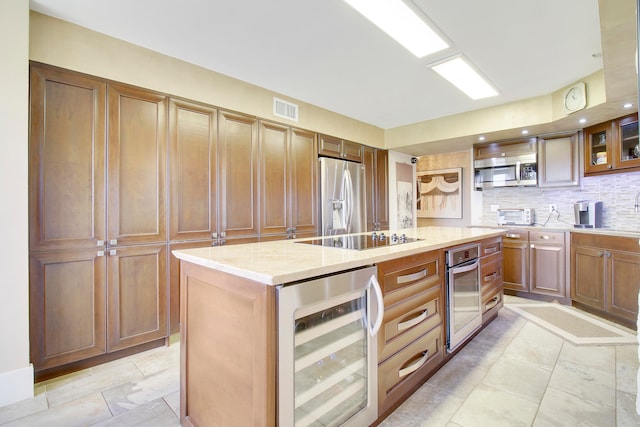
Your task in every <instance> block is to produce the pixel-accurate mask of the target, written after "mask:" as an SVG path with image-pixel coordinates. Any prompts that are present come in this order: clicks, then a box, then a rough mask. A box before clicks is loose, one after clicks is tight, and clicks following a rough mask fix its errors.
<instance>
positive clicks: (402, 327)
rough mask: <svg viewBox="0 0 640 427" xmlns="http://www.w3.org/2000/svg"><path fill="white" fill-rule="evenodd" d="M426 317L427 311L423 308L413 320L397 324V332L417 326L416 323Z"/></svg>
mask: <svg viewBox="0 0 640 427" xmlns="http://www.w3.org/2000/svg"><path fill="white" fill-rule="evenodd" d="M428 315H429V309H427V308H425V309H424V310H423V311H422V313H420V314H419V315H418V316H416V317H414V318H413V319H409V320H405V321H404V322H400V323H398V332H400V331H404V330H405V329H409V328H410V327H412V326H415V325H417V324H418V323H420V322H422V321H423V320H424V319H426V318H427V316H428Z"/></svg>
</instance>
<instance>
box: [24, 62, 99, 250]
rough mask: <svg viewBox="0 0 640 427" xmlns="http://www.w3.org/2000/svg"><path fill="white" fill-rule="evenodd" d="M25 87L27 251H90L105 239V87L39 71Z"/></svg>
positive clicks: (77, 77)
mask: <svg viewBox="0 0 640 427" xmlns="http://www.w3.org/2000/svg"><path fill="white" fill-rule="evenodd" d="M30 82H31V96H30V119H31V122H30V133H29V250H30V251H31V252H41V251H52V250H80V249H95V248H97V247H99V246H100V244H101V243H100V242H102V244H104V240H105V238H106V221H105V209H106V205H105V190H106V185H105V167H106V162H105V144H106V90H107V85H106V83H104V82H103V81H100V80H98V79H94V78H91V77H88V76H84V75H81V74H78V73H72V72H65V71H62V70H58V69H55V68H51V67H47V66H40V65H38V66H35V65H33V66H31V68H30ZM63 201H64V202H63Z"/></svg>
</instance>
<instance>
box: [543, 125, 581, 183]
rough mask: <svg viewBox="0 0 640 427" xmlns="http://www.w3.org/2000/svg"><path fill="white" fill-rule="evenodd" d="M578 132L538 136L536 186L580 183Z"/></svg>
mask: <svg viewBox="0 0 640 427" xmlns="http://www.w3.org/2000/svg"><path fill="white" fill-rule="evenodd" d="M580 159H581V157H580V134H579V133H578V132H575V133H572V134H568V135H556V136H553V137H539V138H538V187H566V186H577V185H580Z"/></svg>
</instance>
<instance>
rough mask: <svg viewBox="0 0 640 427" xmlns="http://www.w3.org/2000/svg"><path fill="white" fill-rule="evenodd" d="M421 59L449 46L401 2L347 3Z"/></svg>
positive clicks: (367, 0) (362, 0) (365, 0)
mask: <svg viewBox="0 0 640 427" xmlns="http://www.w3.org/2000/svg"><path fill="white" fill-rule="evenodd" d="M344 1H346V2H347V3H349V4H350V5H351V6H352V7H353V8H354V9H355V10H357V11H358V12H360V13H361V14H362V15H364V16H365V18H367V19H369V20H370V21H371V22H373V23H374V24H376V25H377V26H378V27H379V28H380V29H381V30H382V31H384V32H385V33H387V34H388V35H390V36H391V37H392V38H393V39H395V40H396V41H397V42H398V43H400V44H401V45H402V46H404V47H405V48H407V49H408V50H409V51H410V52H411V53H413V54H414V55H415V56H417V57H418V58H422V57H424V56H427V55H429V54H431V53H434V52H438V51H440V50H443V49H446V48H448V47H449V45H448V44H447V42H445V41H444V40H443V39H442V38H441V37H440V36H439V35H438V34H436V32H435V31H433V30H432V29H431V28H430V27H429V26H428V25H427V24H426V23H425V21H424V20H423V19H422V18H420V17H419V16H418V15H416V13H415V12H414V11H413V10H411V9H410V8H409V6H407V5H406V4H404V2H402V0H386V1H385V0H344Z"/></svg>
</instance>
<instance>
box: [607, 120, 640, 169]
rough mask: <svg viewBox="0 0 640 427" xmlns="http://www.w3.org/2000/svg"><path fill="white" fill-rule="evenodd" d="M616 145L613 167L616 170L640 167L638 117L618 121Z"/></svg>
mask: <svg viewBox="0 0 640 427" xmlns="http://www.w3.org/2000/svg"><path fill="white" fill-rule="evenodd" d="M615 126H616V140H615V142H616V144H615V150H614V158H613V167H614V168H615V169H626V168H637V167H640V140H639V139H638V115H637V114H634V115H632V116H627V117H623V118H622V119H619V120H616V122H615Z"/></svg>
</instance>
